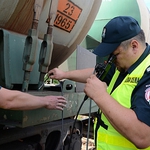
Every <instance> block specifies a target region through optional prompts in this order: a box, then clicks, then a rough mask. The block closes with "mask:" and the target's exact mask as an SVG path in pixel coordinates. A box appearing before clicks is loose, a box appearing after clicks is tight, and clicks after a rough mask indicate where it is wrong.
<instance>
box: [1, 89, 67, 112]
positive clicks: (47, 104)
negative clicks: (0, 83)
mask: <svg viewBox="0 0 150 150" xmlns="http://www.w3.org/2000/svg"><path fill="white" fill-rule="evenodd" d="M65 105H66V100H65V98H64V97H62V96H45V97H40V96H34V95H31V94H27V93H23V92H20V91H14V90H13V91H12V90H7V89H5V88H1V89H0V108H3V109H12V110H30V109H37V108H42V107H44V108H47V109H59V110H62V109H63V107H64V106H65Z"/></svg>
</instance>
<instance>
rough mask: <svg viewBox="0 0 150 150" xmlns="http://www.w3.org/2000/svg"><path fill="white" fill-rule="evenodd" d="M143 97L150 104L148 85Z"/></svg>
mask: <svg viewBox="0 0 150 150" xmlns="http://www.w3.org/2000/svg"><path fill="white" fill-rule="evenodd" d="M145 99H146V100H147V101H148V102H149V104H150V87H149V88H147V89H146V90H145Z"/></svg>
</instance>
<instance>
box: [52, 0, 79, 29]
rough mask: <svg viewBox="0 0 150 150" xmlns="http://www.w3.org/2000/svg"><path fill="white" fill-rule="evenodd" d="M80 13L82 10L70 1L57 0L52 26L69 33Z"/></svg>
mask: <svg viewBox="0 0 150 150" xmlns="http://www.w3.org/2000/svg"><path fill="white" fill-rule="evenodd" d="M81 12H82V9H81V8H80V7H79V6H77V5H76V4H74V3H73V2H71V1H70V0H59V4H58V9H57V15H56V18H55V21H54V26H56V27H58V28H60V29H63V30H65V31H67V32H71V30H72V29H73V27H74V26H75V24H76V22H77V20H78V18H79V16H80V14H81Z"/></svg>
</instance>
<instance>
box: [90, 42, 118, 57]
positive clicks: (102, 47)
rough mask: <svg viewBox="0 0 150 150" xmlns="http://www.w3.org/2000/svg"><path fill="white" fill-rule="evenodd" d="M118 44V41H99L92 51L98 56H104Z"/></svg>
mask: <svg viewBox="0 0 150 150" xmlns="http://www.w3.org/2000/svg"><path fill="white" fill-rule="evenodd" d="M119 45H120V43H100V44H99V46H98V47H96V48H95V49H94V51H93V53H94V54H95V55H98V56H100V57H105V56H108V55H110V54H111V53H112V52H113V51H114V50H116V49H117V47H118V46H119Z"/></svg>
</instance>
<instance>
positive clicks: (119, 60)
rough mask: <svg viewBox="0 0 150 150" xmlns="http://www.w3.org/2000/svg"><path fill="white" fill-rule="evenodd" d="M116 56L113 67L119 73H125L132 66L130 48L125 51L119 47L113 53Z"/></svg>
mask: <svg viewBox="0 0 150 150" xmlns="http://www.w3.org/2000/svg"><path fill="white" fill-rule="evenodd" d="M113 54H114V55H116V60H115V62H114V63H115V65H116V67H117V69H118V70H119V71H120V72H125V71H127V69H128V68H129V67H130V66H131V65H132V64H133V60H132V58H133V52H132V47H131V46H130V45H129V46H128V47H127V48H126V49H125V48H124V47H122V46H119V47H118V48H117V49H116V50H115V51H114V52H113Z"/></svg>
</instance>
